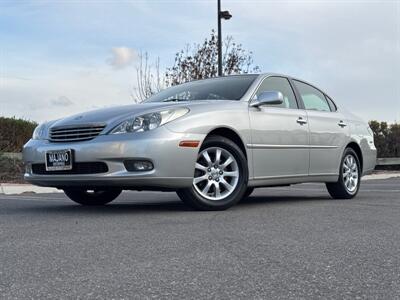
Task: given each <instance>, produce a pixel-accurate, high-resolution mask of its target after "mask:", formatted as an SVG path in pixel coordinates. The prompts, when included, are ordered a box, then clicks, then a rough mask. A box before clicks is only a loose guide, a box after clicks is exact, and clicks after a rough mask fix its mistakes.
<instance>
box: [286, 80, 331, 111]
mask: <svg viewBox="0 0 400 300" xmlns="http://www.w3.org/2000/svg"><path fill="white" fill-rule="evenodd" d="M293 82H294V84H295V86H296V88H297V90H298V91H299V93H300V96H301V99H303V102H304V107H305V109H308V110H318V111H331V109H330V107H329V104H328V101H327V100H326V99H325V96H324V94H322V93H321V92H320V91H319V90H317V89H316V88H314V87H312V86H311V85H309V84H306V83H304V82H301V81H298V80H293Z"/></svg>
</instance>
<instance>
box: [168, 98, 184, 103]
mask: <svg viewBox="0 0 400 300" xmlns="http://www.w3.org/2000/svg"><path fill="white" fill-rule="evenodd" d="M180 101H189V100H187V99H179V98H171V99H165V100H163V102H180Z"/></svg>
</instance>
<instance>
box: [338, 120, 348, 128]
mask: <svg viewBox="0 0 400 300" xmlns="http://www.w3.org/2000/svg"><path fill="white" fill-rule="evenodd" d="M338 125H339V126H340V127H342V128H343V127H346V126H347V124H346V123H345V122H343V121H342V120H340V122H339V123H338Z"/></svg>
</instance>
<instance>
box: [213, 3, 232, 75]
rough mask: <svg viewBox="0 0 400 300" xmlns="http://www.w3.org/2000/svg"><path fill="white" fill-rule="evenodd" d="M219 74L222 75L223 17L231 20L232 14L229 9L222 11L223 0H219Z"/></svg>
mask: <svg viewBox="0 0 400 300" xmlns="http://www.w3.org/2000/svg"><path fill="white" fill-rule="evenodd" d="M217 16H218V76H222V33H221V19H224V20H229V19H230V18H232V15H231V14H230V13H229V11H227V10H225V11H221V0H218V15H217Z"/></svg>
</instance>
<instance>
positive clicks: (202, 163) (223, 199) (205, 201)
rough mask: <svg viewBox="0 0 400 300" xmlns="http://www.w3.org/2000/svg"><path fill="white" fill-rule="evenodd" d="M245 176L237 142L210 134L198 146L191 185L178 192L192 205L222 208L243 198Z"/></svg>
mask: <svg viewBox="0 0 400 300" xmlns="http://www.w3.org/2000/svg"><path fill="white" fill-rule="evenodd" d="M218 151H220V159H219V160H218V159H217V156H218V154H217V153H218ZM206 152H207V155H206V154H205V153H206ZM207 156H208V158H209V159H208V160H207V159H206V157H207ZM228 161H229V163H228V164H226V163H227V162H228ZM228 173H229V175H228ZM248 178H249V173H248V167H247V160H246V157H245V155H244V154H243V152H242V150H241V149H240V148H239V146H238V145H236V144H235V143H234V142H232V141H231V140H229V139H227V138H225V137H222V136H210V137H208V138H207V139H206V140H205V141H204V142H203V145H202V146H201V148H200V151H199V155H198V158H197V161H196V167H195V174H194V178H193V184H192V186H191V187H190V188H186V189H182V190H178V191H177V194H178V196H179V198H180V199H181V200H182V201H183V202H184V203H185V204H187V205H188V206H190V207H191V208H193V209H196V210H225V209H228V208H229V207H231V206H233V205H235V204H236V203H237V202H238V201H240V200H241V199H242V198H243V196H244V195H245V193H246V190H247V182H248ZM218 191H219V193H218Z"/></svg>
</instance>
